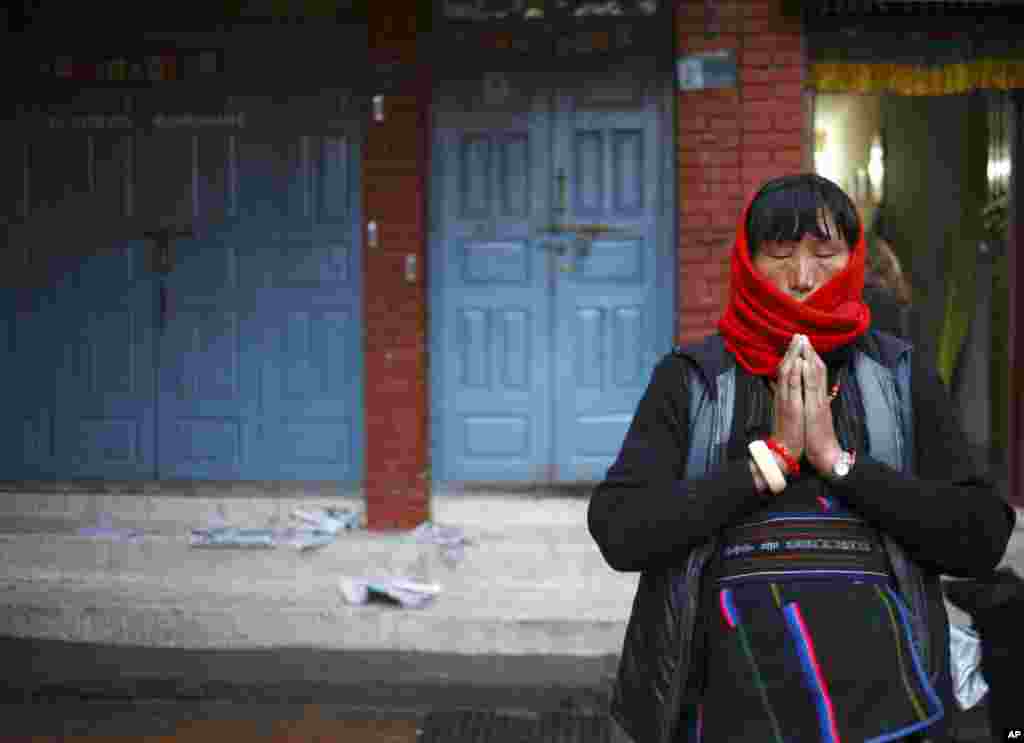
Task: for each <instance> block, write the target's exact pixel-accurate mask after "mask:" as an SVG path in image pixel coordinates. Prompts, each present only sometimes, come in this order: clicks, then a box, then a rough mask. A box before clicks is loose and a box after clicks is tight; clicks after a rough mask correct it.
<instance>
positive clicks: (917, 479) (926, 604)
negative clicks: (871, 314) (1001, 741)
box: [588, 332, 1016, 743]
mask: <svg viewBox="0 0 1024 743" xmlns="http://www.w3.org/2000/svg"><path fill="white" fill-rule="evenodd" d="M869 335H870V337H871V339H870V340H868V338H867V337H865V338H864V339H861V341H859V342H858V345H859V346H860V348H861V350H862V351H863V352H865V353H868V354H870V355H871V357H872V358H874V359H875V360H876V361H878V362H879V363H882V364H883V365H885V366H886V367H888V368H890V369H892V368H894V367H895V365H896V361H897V358H898V355H899V354H900V353H901V352H902V351H903V350H904V349H905V348H906V344H905V343H903V342H901V341H899V340H898V339H895V338H892V337H890V336H887V335H885V334H880V333H875V332H872V333H870V334H869ZM734 363H735V361H734V359H733V358H732V356H731V355H729V354H728V353H725V352H724V345H723V343H722V341H721V337H720V336H717V335H714V336H710V337H709V338H708V339H706V340H705V341H704V342H703V343H701V344H697V345H694V346H690V347H687V348H684V349H676V351H674V352H673V353H672V354H669V355H668V356H666V357H665V358H663V359H662V360H661V361H660V362H659V364H658V365H657V367H656V368H655V370H654V373H653V376H652V379H651V382H650V384H649V385H648V388H647V390H646V392H645V393H644V396H643V397H642V399H641V401H640V403H639V405H638V407H637V411H636V414H635V416H634V418H633V422H632V424H631V425H630V428H629V431H628V432H627V434H626V438H625V441H624V442H623V445H622V450H621V451H620V453H619V456H618V458H617V459H616V461H615V463H614V464H613V465H612V467H611V468H610V469H609V470H608V474H607V476H606V478H605V480H604V481H603V482H602V483H601V484H600V485H599V486H598V487H597V488H596V489H595V491H594V494H593V496H592V497H591V500H590V505H589V510H588V525H589V528H590V533H591V535H592V536H593V537H594V540H595V541H596V542H597V544H598V546H599V547H600V549H601V552H602V554H603V555H604V557H605V559H606V560H607V562H608V564H609V565H610V566H611V567H612V568H614V569H615V570H620V571H640V572H641V579H640V583H639V586H638V589H637V595H636V599H635V600H634V604H633V612H632V615H631V617H630V620H629V621H630V625H631V626H632V625H634V624H638V625H640V626H641V627H643V629H644V631H643V632H632V633H628V634H627V637H628V638H631V640H630V641H629V642H628V643H627V645H626V646H624V648H623V654H622V658H621V661H620V668H619V679H618V682H617V683H616V688H615V691H614V694H613V699H612V710H611V712H612V714H613V716H614V717H615V718H616V720H617V721H618V722H619V723H620V724H621V725H622V726H623V728H624V729H625V730H626V732H627V733H629V734H630V735H631V736H632V737H633V739H634V740H636V741H637V742H638V743H673V741H674V740H676V739H677V738H676V736H677V734H678V731H677V729H676V728H677V722H678V714H679V705H680V703H681V702H683V701H684V700H683V696H684V692H685V690H686V689H687V679H688V678H689V674H690V671H691V668H692V665H693V662H694V661H695V660H696V659H693V658H691V657H690V650H691V645H692V637H691V636H689V635H688V633H691V634H692V630H693V626H694V620H695V614H696V610H697V602H698V601H699V588H698V587H699V579H700V571H701V570H702V568H703V563H702V560H701V559H700V557H699V555H700V554H701V553H702V552H704V551H705V550H706V548H707V546H708V543H709V542H710V540H711V538H712V537H713V535H715V534H716V533H717V532H718V531H719V530H720V529H721V528H722V527H723V526H725V525H726V524H729V523H731V522H733V521H735V520H736V519H738V518H740V517H742V516H743V515H745V514H747V513H749V512H752V511H753V510H756V509H757V508H758V507H759V506H760V505H762V503H761V500H760V496H758V495H757V494H756V492H755V490H754V487H753V481H752V477H751V474H750V470H749V467H748V464H747V458H746V457H743V458H739V459H736V460H734V461H727V462H725V463H724V465H723V466H721V467H720V468H719V469H718V470H717V471H715V472H713V473H712V474H710V475H708V476H706V477H703V478H700V479H696V480H690V479H687V478H686V474H685V472H684V468H685V461H686V453H687V452H688V450H689V443H690V442H689V431H688V426H687V421H688V419H689V411H688V404H689V403H688V394H689V393H688V383H687V373H686V372H687V365H688V364H695V365H697V367H698V368H699V369H700V371H701V373H702V375H703V378H704V379H705V380H714V379H715V378H716V377H717V376H718V374H719V373H721V371H723V370H725V369H726V368H727V366H728V365H730V364H734ZM911 396H912V401H913V410H914V421H913V425H914V431H915V435H914V442H915V446H914V451H915V458H916V461H915V466H914V471H915V473H916V475H915V476H913V477H908V476H906V475H904V474H902V473H900V472H898V471H896V470H894V469H893V468H891V467H889V466H888V465H886V464H883V463H881V462H879V461H875V460H873V459H872V458H871V457H870V456H868V455H864V454H860V453H859V454H858V457H857V463H856V465H855V466H854V468H853V469H852V470H851V472H850V474H849V475H848V476H847V477H846V478H844V479H843V481H842V483H841V484H840V485H837V486H836V488H835V491H834V492H835V493H836V495H838V496H840V497H841V498H843V499H844V500H845V501H846V503H847V505H848V506H849V507H851V508H852V509H854V510H856V511H857V512H859V513H860V514H861V515H862V516H863V517H864V518H865V519H867V520H869V521H870V522H872V523H874V524H875V525H876V526H878V527H879V528H880V529H881V531H882V532H883V534H884V535H885V537H886V545H887V552H888V554H889V558H890V561H891V562H892V563H893V565H892V567H893V571H894V573H895V575H896V577H897V582H898V584H899V588H900V590H901V592H903V593H904V595H905V598H906V599H907V603H908V604H909V606H910V607H911V608H912V609H913V608H915V607H916V608H917V610H918V612H919V613H920V614H922V615H926V616H927V628H928V630H927V638H920V639H926V640H927V645H928V648H927V650H928V653H927V657H926V663H927V665H928V666H929V675H930V676H931V677H932V678H933V681H934V683H936V685H937V686H938V690H939V693H940V695H941V696H942V698H943V702H944V704H946V705H947V708H948V706H949V705H951V704H952V701H951V698H952V691H951V685H950V681H949V639H948V631H949V630H948V620H947V618H946V611H945V606H944V604H943V600H942V594H941V589H940V586H939V583H938V575H940V574H949V575H955V576H963V577H972V576H981V575H984V574H987V573H988V572H989V571H991V570H992V569H993V568H994V567H995V566H996V564H998V562H999V560H1000V559H1001V558H1002V556H1003V554H1004V552H1005V550H1006V545H1007V543H1008V542H1009V538H1010V534H1011V532H1012V529H1013V525H1014V521H1015V518H1016V517H1015V514H1014V512H1013V509H1012V508H1010V507H1009V505H1008V504H1006V503H1005V502H1003V501H1002V500H1001V499H1000V498H999V497H998V496H996V495H995V494H994V492H993V488H992V485H991V483H990V482H988V481H986V480H984V479H983V478H981V477H980V476H979V475H978V474H977V473H976V472H975V470H974V467H973V465H972V462H971V459H970V457H969V454H968V450H967V445H966V441H965V440H964V436H963V433H962V432H961V430H960V426H959V423H958V421H957V420H956V416H955V414H954V411H953V409H952V407H951V405H950V402H949V396H948V394H947V393H946V390H945V388H944V387H943V385H942V382H941V380H940V379H939V377H938V375H937V374H936V373H935V371H934V370H932V369H930V368H928V367H926V366H925V365H923V364H921V363H920V362H919V361H916V360H915V361H914V362H913V363H912V371H911ZM738 426H739V422H738V421H736V420H735V419H734V421H733V436H734V437H736V436H739V435H740V434H739V432H738V430H737V427H738ZM680 570H683V571H684V573H685V574H688V575H686V577H687V578H688V580H687V581H686V583H687V590H686V593H687V595H686V596H685V597H684V598H685V600H682V601H678V600H673V599H672V597H671V591H672V588H671V585H672V580H671V576H675V575H678V574H679V573H680ZM948 719H949V714H948V713H947V715H946V716H945V720H948ZM928 737H929V739H931V740H937V741H938V740H944V739H945V737H948V735H947V733H946V732H945V730H944V727H943V729H935V728H933V729H932V730H929V731H928Z"/></svg>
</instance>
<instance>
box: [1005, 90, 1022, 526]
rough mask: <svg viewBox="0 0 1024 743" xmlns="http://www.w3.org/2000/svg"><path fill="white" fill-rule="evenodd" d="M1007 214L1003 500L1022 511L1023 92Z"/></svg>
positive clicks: (1016, 101) (1013, 112) (1013, 131)
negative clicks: (1006, 431)
mask: <svg viewBox="0 0 1024 743" xmlns="http://www.w3.org/2000/svg"><path fill="white" fill-rule="evenodd" d="M1010 96H1011V101H1012V104H1011V106H1010V199H1009V201H1010V212H1009V220H1008V222H1009V226H1008V229H1007V232H1008V233H1009V234H1008V235H1007V243H1008V244H1007V249H1008V250H1009V252H1010V255H1009V264H1010V265H1009V271H1010V292H1009V293H1010V296H1009V305H1010V307H1009V310H1010V311H1009V314H1010V328H1009V345H1010V349H1009V351H1010V379H1009V394H1008V395H1007V398H1008V404H1009V406H1010V410H1009V417H1010V420H1009V429H1010V436H1009V439H1010V440H1009V443H1008V446H1007V453H1006V456H1007V459H1008V465H1009V488H1008V491H1007V497H1008V499H1009V501H1010V503H1012V504H1013V505H1014V506H1016V507H1017V508H1024V482H1022V479H1024V463H1022V462H1021V456H1022V455H1024V374H1022V373H1021V369H1022V365H1024V323H1022V322H1021V321H1020V317H1021V315H1022V313H1024V295H1022V292H1021V290H1022V288H1024V260H1022V258H1021V255H1020V250H1021V249H1024V188H1022V187H1021V181H1020V179H1021V167H1022V165H1024V163H1022V161H1021V156H1022V153H1024V90H1013V91H1011V93H1010Z"/></svg>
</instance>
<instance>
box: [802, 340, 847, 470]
mask: <svg viewBox="0 0 1024 743" xmlns="http://www.w3.org/2000/svg"><path fill="white" fill-rule="evenodd" d="M803 358H804V364H803V374H804V421H805V423H804V435H805V437H806V440H805V442H804V453H805V454H806V455H807V461H808V462H810V463H811V466H812V467H814V469H815V470H816V471H817V472H818V473H819V474H821V475H827V474H828V473H830V472H831V471H832V465H833V463H834V462H835V460H836V459H837V458H838V457H839V452H840V451H841V450H842V449H841V447H840V446H839V440H838V439H837V438H836V430H835V427H834V426H833V425H832V404H831V401H830V400H829V399H828V370H827V369H826V367H825V362H824V361H822V359H821V356H819V355H818V352H817V351H815V350H814V348H813V346H811V344H810V342H807V343H805V344H804V349H803Z"/></svg>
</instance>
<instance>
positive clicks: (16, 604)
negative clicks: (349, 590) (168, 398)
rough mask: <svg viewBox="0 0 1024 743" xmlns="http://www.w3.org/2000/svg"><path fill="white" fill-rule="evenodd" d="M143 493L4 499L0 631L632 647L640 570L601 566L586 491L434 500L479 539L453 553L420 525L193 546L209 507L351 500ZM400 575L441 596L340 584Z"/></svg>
mask: <svg viewBox="0 0 1024 743" xmlns="http://www.w3.org/2000/svg"><path fill="white" fill-rule="evenodd" d="M146 497H148V496H105V495H100V496H90V495H77V494H76V495H66V496H62V495H44V496H43V497H42V498H41V499H40V501H39V502H35V501H31V499H28V498H18V499H16V500H17V501H18V502H16V503H12V501H10V500H9V499H5V498H0V502H4V501H6V503H7V507H6V508H4V509H0V514H2V513H3V511H6V512H7V515H6V516H3V515H0V560H2V562H3V567H2V568H0V634H4V635H9V636H15V637H35V638H48V639H61V640H71V641H79V642H90V643H113V644H129V645H143V646H146V645H149V646H153V647H182V648H219V649H230V648H254V647H255V648H258V647H292V646H310V647H319V648H325V649H335V650H391V651H402V652H427V653H430V652H447V653H459V654H468V655H474V654H477V655H480V654H502V655H529V654H545V653H556V654H561V655H576V656H595V657H596V656H604V655H607V654H614V653H617V652H618V650H619V648H620V647H621V642H622V636H623V634H624V631H625V622H626V620H627V618H628V615H629V609H630V606H631V602H632V596H633V591H634V590H635V586H636V580H637V576H635V575H628V574H619V573H615V572H614V571H612V570H611V569H610V568H608V566H607V565H606V564H605V563H604V560H603V559H602V557H601V555H600V553H599V552H598V550H597V547H596V545H594V543H593V541H592V540H591V538H590V536H589V534H588V533H587V530H586V523H585V521H586V500H585V499H578V498H577V499H573V498H562V499H557V498H556V499H552V498H546V499H531V498H529V497H523V496H519V495H516V496H498V497H495V496H479V497H468V496H467V497H459V496H452V497H444V498H435V502H434V511H435V519H436V520H437V521H438V523H443V524H446V525H452V526H458V527H460V528H461V529H462V530H463V532H464V534H465V535H466V537H467V538H468V539H469V542H470V543H469V544H468V545H467V546H466V547H465V551H464V557H463V559H462V560H461V561H459V562H457V563H454V564H452V563H450V562H447V561H445V560H444V559H443V557H442V553H441V549H440V547H439V546H437V545H432V544H421V543H417V542H416V541H415V540H413V539H412V538H411V537H410V535H409V534H408V533H371V532H367V531H365V530H356V531H347V532H342V533H340V534H339V535H338V537H337V538H336V539H335V541H334V542H333V543H332V544H330V545H328V546H326V547H324V548H321V549H319V550H316V551H312V552H305V553H300V552H298V551H297V550H295V549H294V548H292V547H288V546H280V547H278V548H276V549H231V548H228V549H201V548H194V547H190V546H189V543H188V533H189V530H190V529H191V528H192V527H194V526H203V525H205V524H206V523H208V521H209V519H208V518H207V517H209V516H210V515H211V514H213V515H214V516H216V517H220V518H221V519H223V520H224V521H226V522H227V523H231V524H233V525H238V526H249V527H253V526H255V527H259V526H265V525H268V524H269V523H273V524H275V525H278V526H283V525H285V524H286V523H287V516H288V515H289V514H290V513H291V510H292V509H293V508H294V507H297V506H304V507H307V508H311V507H316V506H317V505H332V506H335V507H337V506H338V505H339V503H338V501H336V500H335V501H330V502H326V503H323V502H321V503H310V502H303V501H302V499H286V498H279V499H275V500H276V501H277V502H276V503H275V504H273V505H269V504H268V503H267V502H260V501H259V500H258V499H250V500H249V501H245V500H244V499H243V500H240V499H234V500H231V499H195V500H193V501H192V502H189V499H187V498H186V499H179V500H178V501H174V500H171V501H170V502H162V501H161V498H160V497H156V496H154V497H153V498H152V500H153V501H154V502H153V503H151V504H149V505H145V504H144V503H142V501H143V500H144V499H145V498H146ZM133 499H134V500H133ZM28 502H34V503H35V505H36V508H35V510H34V511H33V510H31V509H30V508H29V507H28V506H27V505H26V503H28ZM343 505H344V504H343ZM347 505H349V506H351V505H352V504H351V503H348V504H347ZM99 514H107V515H109V516H110V518H111V519H112V520H113V525H114V526H116V527H118V528H124V529H140V530H141V531H142V532H143V534H142V536H141V537H140V538H139V539H138V541H136V542H129V541H114V540H106V539H94V538H89V537H83V536H78V535H77V530H78V529H79V528H80V527H82V526H92V525H95V523H96V520H97V518H98V515H99ZM146 514H149V517H148V518H142V517H143V516H145V515H146ZM399 575H410V576H413V577H417V578H420V579H423V580H428V581H431V582H436V583H438V584H440V585H441V587H442V592H441V594H440V595H439V596H438V597H437V598H436V599H435V600H434V602H433V603H432V604H430V605H428V606H427V607H425V608H423V609H415V610H414V609H399V608H395V607H392V606H383V605H377V604H371V605H368V606H350V605H348V604H346V603H345V602H344V600H343V597H342V595H341V592H340V588H339V584H340V580H341V579H342V578H343V577H345V576H348V577H361V576H399Z"/></svg>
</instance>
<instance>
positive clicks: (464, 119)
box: [430, 80, 552, 481]
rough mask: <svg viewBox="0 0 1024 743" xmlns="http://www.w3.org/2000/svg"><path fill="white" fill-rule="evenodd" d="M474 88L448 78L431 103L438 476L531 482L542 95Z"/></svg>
mask: <svg viewBox="0 0 1024 743" xmlns="http://www.w3.org/2000/svg"><path fill="white" fill-rule="evenodd" d="M521 82H523V83H524V84H523V85H522V86H519V87H518V88H517V90H520V89H521V90H523V91H526V90H528V89H531V88H533V87H534V86H532V85H527V84H525V83H526V81H525V80H522V81H521ZM475 95H476V90H475V88H474V87H473V86H472V85H470V86H466V85H462V84H460V83H458V82H455V83H449V87H448V88H447V90H446V91H445V92H443V93H442V94H440V96H439V97H438V99H437V101H436V103H435V119H434V145H433V165H432V168H433V173H432V179H433V184H434V187H433V189H432V191H433V196H432V202H431V207H432V223H433V225H434V231H433V238H432V240H431V253H430V261H431V263H430V265H431V266H436V267H437V269H436V270H435V272H432V276H434V277H436V278H434V279H433V281H432V285H431V313H430V314H431V339H432V344H431V364H430V368H431V390H432V431H433V438H434V458H433V462H434V464H433V477H434V478H435V479H439V480H495V481H536V480H542V479H545V478H546V477H547V471H546V459H545V452H547V451H548V450H549V449H550V440H549V432H550V422H549V419H550V409H549V407H548V406H547V405H545V403H544V401H545V400H547V399H548V398H549V395H550V392H549V385H550V381H551V380H550V367H549V364H550V358H551V354H550V349H549V346H550V342H551V333H550V328H551V301H550V291H551V289H552V286H551V283H550V281H549V276H550V266H549V264H550V261H551V257H550V252H549V251H548V250H547V249H546V247H545V244H544V241H543V240H542V239H541V236H539V235H538V232H537V227H538V226H539V225H541V224H543V223H544V222H545V221H546V220H547V219H548V214H547V212H546V211H545V205H546V203H547V199H548V190H549V187H550V186H549V181H548V178H547V175H546V172H545V168H546V165H545V163H546V155H547V152H548V140H547V139H546V136H547V134H548V132H547V130H546V129H545V124H546V121H547V118H546V117H547V115H548V114H547V107H548V101H547V100H546V99H543V98H533V97H532V96H531V95H530V94H529V93H526V92H524V93H522V94H518V93H517V92H516V91H515V90H513V91H512V96H513V101H512V103H513V105H512V106H509V105H507V104H508V102H507V101H503V102H502V103H501V104H500V105H499V106H498V107H497V108H498V110H488V107H487V106H477V107H476V110H471V108H472V102H473V100H474V96H475ZM467 101H469V102H470V108H467Z"/></svg>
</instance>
